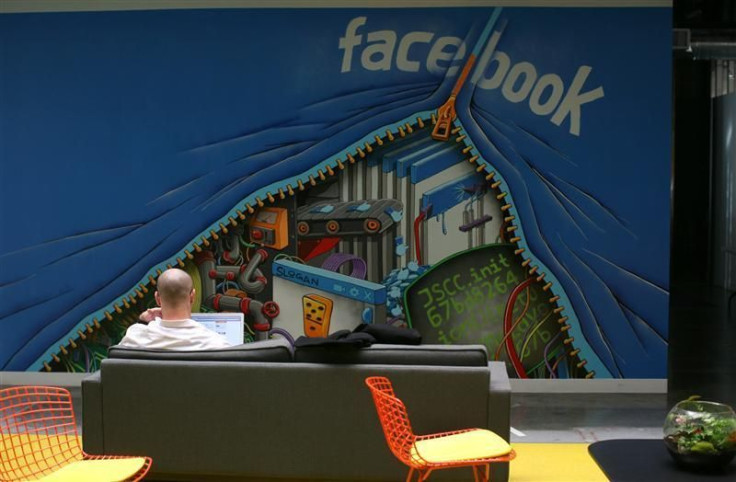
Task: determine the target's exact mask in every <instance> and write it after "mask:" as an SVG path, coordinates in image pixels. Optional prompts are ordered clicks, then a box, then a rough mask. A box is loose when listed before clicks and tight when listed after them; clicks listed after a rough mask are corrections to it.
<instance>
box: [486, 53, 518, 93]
mask: <svg viewBox="0 0 736 482" xmlns="http://www.w3.org/2000/svg"><path fill="white" fill-rule="evenodd" d="M493 63H496V64H497V65H498V66H497V67H496V71H495V72H494V73H493V75H492V76H491V77H490V78H488V77H483V78H481V79H480V81H479V82H478V87H480V88H481V89H487V90H491V89H496V88H498V87H500V86H501V83H502V82H503V78H504V77H506V73H508V71H509V66H511V59H510V58H509V56H508V55H506V54H505V53H503V52H500V51H499V52H496V53H494V54H493V57H491V61H490V62H489V65H490V64H493ZM484 70H486V69H485V68H483V69H480V68H479V69H478V71H479V72H482V71H484Z"/></svg>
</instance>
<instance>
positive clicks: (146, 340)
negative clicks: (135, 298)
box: [118, 318, 231, 351]
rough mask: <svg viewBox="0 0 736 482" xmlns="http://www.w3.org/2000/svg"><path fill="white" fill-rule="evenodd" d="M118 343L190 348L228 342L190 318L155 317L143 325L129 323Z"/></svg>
mask: <svg viewBox="0 0 736 482" xmlns="http://www.w3.org/2000/svg"><path fill="white" fill-rule="evenodd" d="M118 346H124V347H128V348H154V349H155V348H160V349H165V350H181V351H188V350H192V351H194V350H214V349H217V348H227V347H229V346H231V345H230V343H228V342H227V340H226V339H225V337H223V336H222V335H220V334H219V333H215V332H214V331H212V330H210V329H208V328H205V327H204V325H201V324H199V323H197V322H196V321H194V320H165V321H164V320H162V319H161V318H156V319H155V320H153V321H151V322H149V323H148V324H147V325H144V324H141V323H136V324H135V325H131V326H129V327H128V331H126V332H125V336H124V337H123V339H122V340H120V343H118Z"/></svg>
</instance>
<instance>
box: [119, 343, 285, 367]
mask: <svg viewBox="0 0 736 482" xmlns="http://www.w3.org/2000/svg"><path fill="white" fill-rule="evenodd" d="M108 357H109V358H118V359H126V360H168V361H212V362H227V361H234V362H240V361H250V362H282V363H285V362H290V361H292V360H293V358H294V356H293V349H292V347H291V344H290V343H289V342H288V341H286V340H284V339H283V338H276V339H273V340H265V341H256V342H254V343H244V344H242V345H237V346H231V347H229V348H221V349H218V350H197V351H180V350H153V349H140V348H127V347H123V346H117V345H116V346H111V347H110V349H109V350H108Z"/></svg>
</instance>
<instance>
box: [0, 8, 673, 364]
mask: <svg viewBox="0 0 736 482" xmlns="http://www.w3.org/2000/svg"><path fill="white" fill-rule="evenodd" d="M353 7H355V5H353ZM622 25H626V35H625V36H623V37H622V36H621V35H620V26H622ZM670 27H671V21H670V9H669V8H661V7H657V8H533V7H528V8H500V7H493V6H490V7H482V8H480V7H474V8H471V7H448V8H426V9H419V8H395V9H383V8H366V9H360V8H337V7H335V8H319V9H310V8H285V9H269V8H250V9H249V8H229V9H207V8H203V9H196V10H193V9H186V8H184V9H174V10H165V9H162V10H151V11H141V10H122V11H100V10H97V11H74V12H5V13H2V14H0V46H1V47H2V60H3V66H4V67H3V71H2V73H0V75H1V76H2V83H1V84H0V89H2V92H1V94H2V95H1V96H0V129H1V130H0V134H1V135H2V139H1V140H2V178H1V180H0V182H1V183H2V190H1V191H2V192H1V193H0V196H1V200H0V214H1V215H2V222H3V226H4V227H5V229H3V230H2V233H1V234H0V263H2V265H1V266H2V269H1V270H0V300H1V303H0V310H1V312H0V348H1V349H0V369H2V370H47V371H68V372H85V371H94V370H96V369H97V368H98V367H99V363H100V361H101V360H102V359H104V358H105V356H106V353H107V348H108V347H109V346H111V345H113V344H115V343H117V342H118V341H119V340H120V338H121V337H122V335H123V333H124V332H125V329H126V328H127V327H128V326H129V325H130V324H132V323H135V322H136V320H137V316H138V313H140V312H141V311H142V310H143V309H145V308H148V307H151V306H153V305H154V304H155V301H154V299H153V293H154V291H155V286H156V278H157V276H158V275H159V274H160V273H161V272H162V270H164V269H166V268H168V267H179V268H181V269H184V270H186V271H187V272H188V273H189V274H190V275H191V276H192V278H193V279H194V283H195V287H196V292H197V297H196V300H195V304H194V311H196V312H201V313H212V312H238V313H240V312H242V313H244V314H245V320H246V323H245V339H246V341H255V340H263V339H267V338H269V337H285V338H288V339H291V340H293V339H295V338H297V337H299V336H307V337H320V336H327V335H329V334H331V333H334V332H336V331H338V330H345V329H349V330H353V329H355V328H356V327H357V326H358V325H360V324H362V323H388V324H392V325H394V326H397V327H411V328H414V329H416V330H418V331H419V332H420V333H421V334H422V337H423V340H424V342H425V343H441V344H458V343H480V344H483V345H485V346H486V347H487V349H488V352H489V356H490V357H491V358H494V359H498V360H504V361H505V362H506V363H507V366H508V369H509V373H510V374H511V375H512V376H516V377H520V378H592V377H602V378H606V377H614V378H619V377H628V378H660V377H664V376H666V368H665V367H666V350H667V319H668V312H667V306H668V276H669V272H668V269H669V268H668V266H669V248H668V246H669V177H670V172H669V169H670V168H669V162H670V161H669V159H670V147H669V145H670V140H669V138H670V132H669V129H670V121H669V119H670V110H669V109H670V107H669V103H670V94H669V89H670V65H669V62H670V57H671V56H670V43H669V42H670Z"/></svg>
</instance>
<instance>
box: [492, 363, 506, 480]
mask: <svg viewBox="0 0 736 482" xmlns="http://www.w3.org/2000/svg"><path fill="white" fill-rule="evenodd" d="M488 369H489V371H490V372H491V380H490V383H489V386H488V429H489V430H491V431H493V432H495V433H496V434H498V435H499V436H501V437H503V438H504V440H506V441H507V442H508V441H510V440H511V383H510V382H509V376H508V373H507V372H506V365H505V363H504V362H489V363H488ZM489 480H495V481H501V482H505V481H507V480H509V463H508V462H503V463H498V464H491V478H490V479H489Z"/></svg>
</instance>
